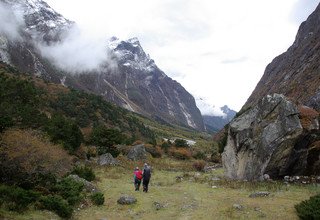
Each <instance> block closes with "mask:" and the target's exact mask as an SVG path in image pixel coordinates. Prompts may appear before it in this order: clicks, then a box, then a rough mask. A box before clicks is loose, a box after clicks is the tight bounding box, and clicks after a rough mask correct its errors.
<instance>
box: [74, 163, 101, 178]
mask: <svg viewBox="0 0 320 220" xmlns="http://www.w3.org/2000/svg"><path fill="white" fill-rule="evenodd" d="M72 173H73V174H76V175H78V176H79V177H81V178H83V179H86V180H88V181H93V180H95V178H96V175H95V174H94V172H93V170H92V168H91V167H88V166H77V167H75V168H74V169H73V171H72Z"/></svg>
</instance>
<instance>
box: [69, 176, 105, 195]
mask: <svg viewBox="0 0 320 220" xmlns="http://www.w3.org/2000/svg"><path fill="white" fill-rule="evenodd" d="M68 177H69V178H71V179H73V180H75V181H76V182H80V183H83V184H84V189H85V190H86V191H87V192H91V193H94V192H100V190H99V189H98V188H97V187H96V186H95V185H94V184H93V183H91V182H89V181H87V180H85V179H83V178H81V177H79V176H78V175H69V176H68Z"/></svg>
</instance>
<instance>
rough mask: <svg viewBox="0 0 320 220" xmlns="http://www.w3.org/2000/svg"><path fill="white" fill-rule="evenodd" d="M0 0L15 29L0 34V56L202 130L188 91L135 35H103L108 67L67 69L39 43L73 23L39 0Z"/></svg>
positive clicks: (60, 35) (51, 41)
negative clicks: (76, 71)
mask: <svg viewBox="0 0 320 220" xmlns="http://www.w3.org/2000/svg"><path fill="white" fill-rule="evenodd" d="M0 3H1V5H0V6H1V7H2V8H4V7H5V9H4V10H10V13H11V14H15V15H16V16H15V17H14V18H15V19H16V21H15V22H13V24H12V25H13V26H15V27H14V28H15V29H17V31H16V32H17V35H19V37H18V38H12V36H11V35H10V34H7V33H4V32H2V33H1V34H0V60H2V61H4V62H7V63H9V64H12V65H14V66H16V67H17V68H18V69H19V70H20V71H24V72H31V73H36V74H37V75H38V76H39V77H41V78H43V79H45V80H48V81H51V82H55V83H59V84H63V85H65V86H69V87H73V88H76V89H83V90H85V91H87V92H93V93H95V94H98V95H102V96H103V97H104V98H105V99H106V100H108V101H111V102H114V103H116V104H117V105H119V106H121V107H124V108H126V109H129V110H131V111H134V112H137V113H140V114H143V115H145V116H148V117H153V118H155V119H158V120H159V121H164V122H166V123H175V124H179V125H182V126H187V127H192V128H194V129H198V130H204V124H203V120H202V117H201V113H200V111H199V109H198V108H197V106H196V104H195V100H194V98H193V96H192V95H191V94H190V93H188V92H187V91H186V90H185V89H184V88H183V87H182V86H181V85H180V84H179V83H178V82H176V81H174V80H172V79H171V78H170V77H168V76H166V75H165V73H164V72H162V71H161V70H160V69H159V68H158V67H157V66H156V65H155V63H154V61H153V60H152V59H150V57H149V55H147V54H146V53H145V52H144V50H143V49H142V47H141V45H140V43H139V41H138V39H136V38H133V39H129V40H127V41H121V40H119V39H117V38H112V39H110V40H109V42H108V43H107V41H106V45H105V53H106V54H107V53H108V54H109V56H110V57H111V58H112V65H113V66H112V67H111V66H110V63H109V62H108V63H103V64H102V65H101V68H100V69H99V70H94V71H86V73H81V74H80V73H79V74H76V75H75V74H70V73H69V72H68V71H66V70H62V69H59V68H58V67H57V66H54V65H53V64H52V61H51V60H48V59H46V57H48V56H45V54H43V51H41V50H40V49H39V45H40V44H41V45H55V44H58V43H60V42H62V41H63V40H64V37H65V36H67V35H68V31H69V30H70V29H71V28H72V27H74V26H75V24H74V23H73V22H71V21H69V20H67V19H65V18H64V17H63V16H61V15H60V14H59V13H57V12H55V11H54V10H53V9H52V8H50V7H49V6H48V5H47V4H46V3H45V2H44V1H42V0H22V1H17V0H0ZM19 17H21V20H19V19H18V18H19ZM0 30H1V29H0ZM41 52H42V53H41ZM80 72H81V71H80Z"/></svg>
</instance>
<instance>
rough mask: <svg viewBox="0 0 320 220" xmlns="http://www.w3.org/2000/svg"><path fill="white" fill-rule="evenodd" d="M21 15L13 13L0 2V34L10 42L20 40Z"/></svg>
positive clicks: (22, 21) (16, 12) (17, 12)
mask: <svg viewBox="0 0 320 220" xmlns="http://www.w3.org/2000/svg"><path fill="white" fill-rule="evenodd" d="M24 25H25V24H24V20H23V14H22V13H20V12H19V11H18V10H15V11H13V10H12V9H11V8H10V7H9V6H8V5H6V4H4V3H2V2H0V34H1V35H5V36H6V37H8V38H9V39H11V40H14V41H15V40H21V36H20V30H21V27H23V26H24Z"/></svg>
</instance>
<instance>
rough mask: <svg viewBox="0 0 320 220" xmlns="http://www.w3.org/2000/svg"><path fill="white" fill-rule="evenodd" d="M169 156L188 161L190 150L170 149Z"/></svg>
mask: <svg viewBox="0 0 320 220" xmlns="http://www.w3.org/2000/svg"><path fill="white" fill-rule="evenodd" d="M169 155H171V156H173V157H174V158H177V159H180V160H187V159H190V158H191V156H192V155H191V152H190V150H188V149H186V148H174V147H171V148H170V149H169Z"/></svg>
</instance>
